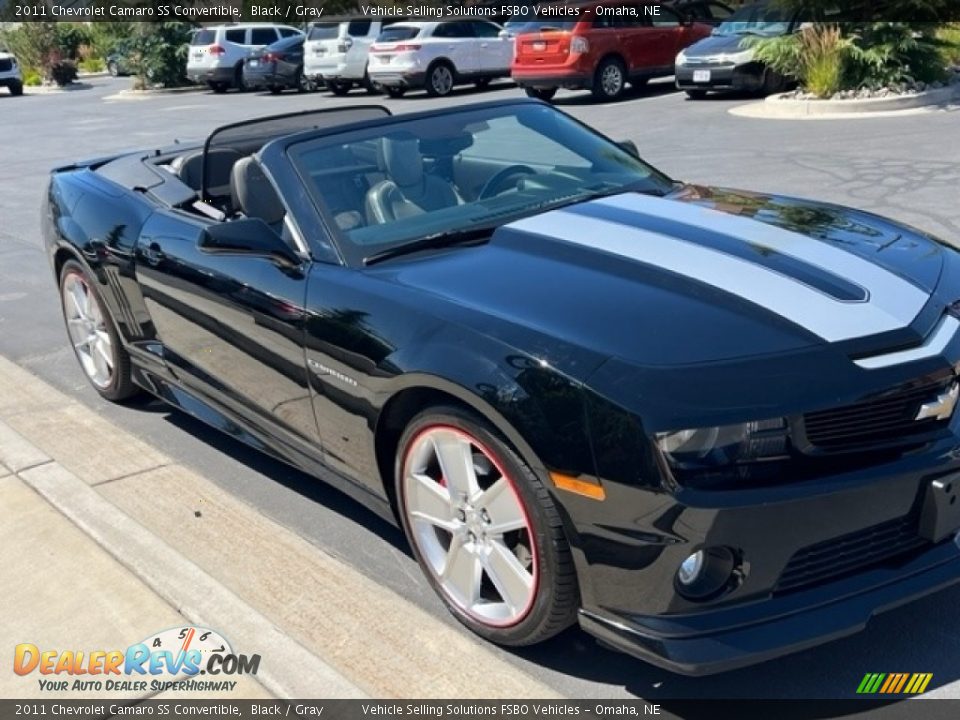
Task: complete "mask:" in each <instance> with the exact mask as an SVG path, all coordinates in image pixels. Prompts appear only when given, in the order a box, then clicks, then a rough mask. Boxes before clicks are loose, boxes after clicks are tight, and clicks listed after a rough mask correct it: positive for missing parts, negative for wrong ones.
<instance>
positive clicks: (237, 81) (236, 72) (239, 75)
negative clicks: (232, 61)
mask: <svg viewBox="0 0 960 720" xmlns="http://www.w3.org/2000/svg"><path fill="white" fill-rule="evenodd" d="M233 86H234V87H235V88H236V89H237V92H246V91H247V85H246V83H244V82H243V63H239V64H238V65H237V66H236V67H235V68H234V69H233Z"/></svg>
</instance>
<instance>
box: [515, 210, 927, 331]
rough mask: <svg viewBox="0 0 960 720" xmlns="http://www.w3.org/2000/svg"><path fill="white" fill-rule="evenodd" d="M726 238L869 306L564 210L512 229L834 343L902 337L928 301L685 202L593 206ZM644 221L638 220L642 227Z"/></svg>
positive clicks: (849, 259) (803, 243) (801, 242)
mask: <svg viewBox="0 0 960 720" xmlns="http://www.w3.org/2000/svg"><path fill="white" fill-rule="evenodd" d="M593 202H595V203H605V204H608V205H611V206H615V207H620V208H623V209H627V210H630V209H632V210H635V211H637V212H642V213H646V214H649V215H658V216H661V217H668V218H670V219H671V220H677V221H680V222H683V223H685V224H689V225H692V226H700V227H703V228H706V229H711V230H714V231H718V232H724V233H727V234H730V235H734V236H736V237H740V238H743V239H744V240H745V241H749V242H752V243H757V244H761V245H766V246H768V247H770V248H771V249H774V250H776V251H777V252H781V253H784V254H787V255H791V256H792V257H795V258H797V259H799V260H802V261H804V262H807V263H809V264H810V265H813V266H815V267H818V268H822V269H824V270H827V271H829V272H831V273H833V274H835V275H840V276H842V277H846V278H847V279H849V280H850V281H851V282H854V283H856V284H857V285H860V286H862V287H864V288H866V289H867V290H868V292H869V293H870V297H869V299H868V300H867V301H864V302H844V301H841V300H837V299H835V298H831V297H829V296H828V295H826V294H824V293H822V292H820V291H818V290H815V289H814V288H811V287H810V286H808V285H806V284H804V283H802V282H800V281H798V280H796V279H794V278H791V277H788V276H786V275H783V274H781V273H778V272H776V271H774V270H771V269H769V268H765V267H763V266H761V265H759V264H756V263H752V262H749V261H747V260H743V259H740V258H738V257H735V256H733V255H730V254H727V253H724V252H722V251H719V250H714V249H712V248H708V247H704V246H702V245H698V244H696V243H693V242H688V241H686V240H681V239H679V238H675V237H671V236H669V235H663V234H659V233H655V232H650V231H647V230H643V229H642V227H635V226H632V225H624V224H621V223H617V222H610V221H604V220H601V219H597V218H592V217H585V216H583V215H577V214H574V213H570V212H564V211H563V210H562V209H561V210H553V211H550V212H547V213H544V214H543V215H537V216H534V217H529V218H524V219H523V220H519V221H517V222H513V223H510V224H508V225H507V226H506V227H508V228H512V229H514V230H519V231H523V232H529V233H535V234H537V235H543V236H546V237H550V238H554V239H556V240H561V241H563V242H567V243H572V244H576V245H581V246H583V247H589V248H594V249H596V250H600V251H602V252H606V253H610V254H613V255H618V256H620V257H624V258H628V259H631V260H635V261H637V262H641V263H645V264H647V265H652V266H655V267H660V268H663V269H664V270H668V271H670V272H673V273H676V274H678V275H682V276H684V277H687V278H690V279H691V280H695V281H697V282H702V283H704V284H707V285H711V286H713V287H715V288H718V289H720V290H723V291H724V292H727V293H730V294H731V295H735V296H737V297H740V298H742V299H744V300H747V301H749V302H751V303H753V304H755V305H759V306H760V307H763V308H766V309H768V310H770V311H771V312H774V313H776V314H777V315H780V316H781V317H783V318H785V319H786V320H789V321H790V322H792V323H794V324H796V325H799V326H800V327H803V328H805V329H806V330H808V331H809V332H811V333H813V334H815V335H817V336H819V337H821V338H823V339H824V340H827V341H829V342H839V341H843V340H851V339H854V338H858V337H866V336H869V335H875V334H877V333H883V332H889V331H891V330H899V329H901V328H903V327H906V326H907V325H909V324H910V323H911V322H912V321H913V319H914V318H915V317H916V316H917V314H918V313H919V312H920V310H921V309H922V308H923V306H924V304H925V303H926V302H927V300H928V299H929V297H928V295H927V294H926V293H925V292H923V291H922V290H920V289H919V288H917V287H916V286H915V285H913V284H912V283H909V282H907V281H906V280H903V279H902V278H900V277H898V276H897V275H895V274H893V273H891V272H889V271H887V270H885V269H883V268H882V267H880V266H878V265H874V264H873V263H871V262H868V261H867V260H864V259H862V258H860V257H857V256H856V255H853V254H851V253H848V252H846V251H844V250H840V249H838V248H835V247H832V246H831V245H829V244H827V243H825V242H822V241H819V240H816V239H814V238H808V237H806V236H804V235H800V234H799V233H793V232H790V231H787V230H783V229H780V228H776V227H773V226H769V225H766V224H764V223H762V222H759V221H755V220H747V219H745V218H739V217H736V216H732V215H727V214H726V213H722V212H718V211H715V210H707V209H705V208H700V207H696V206H691V205H689V204H686V203H682V202H678V201H673V200H663V199H659V198H651V197H646V196H642V195H636V194H630V195H619V196H614V197H610V198H604V199H602V200H596V201H593ZM642 222H643V218H642V217H638V218H637V225H642Z"/></svg>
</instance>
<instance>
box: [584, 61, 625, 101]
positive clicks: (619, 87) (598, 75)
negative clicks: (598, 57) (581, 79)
mask: <svg viewBox="0 0 960 720" xmlns="http://www.w3.org/2000/svg"><path fill="white" fill-rule="evenodd" d="M626 86H627V70H626V68H625V67H624V66H623V61H622V60H620V58H616V57H608V58H604V59H603V60H602V61H601V62H600V64H599V65H598V66H597V71H596V72H595V73H594V74H593V87H592V88H591V92H592V93H593V96H594V97H595V98H596V99H597V100H604V101H607V102H609V101H611V100H616V99H617V98H618V97H620V96H621V95H623V90H624V88H625V87H626Z"/></svg>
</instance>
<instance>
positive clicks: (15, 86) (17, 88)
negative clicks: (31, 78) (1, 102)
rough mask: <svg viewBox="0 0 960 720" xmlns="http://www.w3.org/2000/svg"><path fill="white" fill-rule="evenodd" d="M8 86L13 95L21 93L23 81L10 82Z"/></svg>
mask: <svg viewBox="0 0 960 720" xmlns="http://www.w3.org/2000/svg"><path fill="white" fill-rule="evenodd" d="M9 87H10V94H11V95H13V96H14V97H17V96H19V95H23V83H21V82H14V83H10V85H9Z"/></svg>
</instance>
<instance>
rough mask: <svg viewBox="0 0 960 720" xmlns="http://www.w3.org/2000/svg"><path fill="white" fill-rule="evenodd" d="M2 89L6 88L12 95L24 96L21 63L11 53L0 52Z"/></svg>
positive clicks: (0, 84)
mask: <svg viewBox="0 0 960 720" xmlns="http://www.w3.org/2000/svg"><path fill="white" fill-rule="evenodd" d="M0 87H6V88H7V89H8V90H10V94H11V95H23V76H22V75H21V74H20V63H18V62H17V59H16V58H15V57H14V56H13V55H11V54H10V53H5V52H0Z"/></svg>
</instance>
